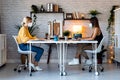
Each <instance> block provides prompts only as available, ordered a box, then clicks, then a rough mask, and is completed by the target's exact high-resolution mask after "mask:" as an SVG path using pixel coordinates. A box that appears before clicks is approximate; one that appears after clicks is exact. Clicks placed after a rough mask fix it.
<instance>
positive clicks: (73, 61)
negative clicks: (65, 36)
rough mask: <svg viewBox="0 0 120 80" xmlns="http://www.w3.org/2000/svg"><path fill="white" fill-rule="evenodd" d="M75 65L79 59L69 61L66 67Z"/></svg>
mask: <svg viewBox="0 0 120 80" xmlns="http://www.w3.org/2000/svg"><path fill="white" fill-rule="evenodd" d="M77 64H79V59H77V58H74V59H73V60H71V61H70V62H69V63H68V65H77Z"/></svg>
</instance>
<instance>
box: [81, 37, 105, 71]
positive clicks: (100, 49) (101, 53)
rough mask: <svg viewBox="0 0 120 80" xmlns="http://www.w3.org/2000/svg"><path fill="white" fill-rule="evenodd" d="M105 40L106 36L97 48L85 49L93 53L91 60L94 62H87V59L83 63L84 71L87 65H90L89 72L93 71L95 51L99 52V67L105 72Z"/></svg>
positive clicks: (88, 52)
mask: <svg viewBox="0 0 120 80" xmlns="http://www.w3.org/2000/svg"><path fill="white" fill-rule="evenodd" d="M103 41H104V37H103V39H102V40H101V42H100V44H99V45H98V47H97V49H96V50H84V52H86V53H87V54H92V56H91V57H89V58H90V60H91V61H92V64H86V61H85V63H84V65H83V68H82V70H83V71H84V70H85V67H88V68H89V72H92V68H93V66H94V54H95V52H96V53H97V63H98V65H97V66H98V69H99V70H100V71H101V72H103V71H104V68H103V66H102V58H103V53H104V52H105V51H107V50H106V49H104V46H103Z"/></svg>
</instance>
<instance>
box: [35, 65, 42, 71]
mask: <svg viewBox="0 0 120 80" xmlns="http://www.w3.org/2000/svg"><path fill="white" fill-rule="evenodd" d="M35 70H37V71H42V70H43V69H41V68H40V67H39V66H36V67H35Z"/></svg>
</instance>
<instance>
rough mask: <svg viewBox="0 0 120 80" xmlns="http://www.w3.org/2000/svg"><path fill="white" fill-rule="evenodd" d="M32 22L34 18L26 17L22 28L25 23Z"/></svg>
mask: <svg viewBox="0 0 120 80" xmlns="http://www.w3.org/2000/svg"><path fill="white" fill-rule="evenodd" d="M30 20H32V18H31V17H29V16H26V17H24V18H23V21H22V23H21V24H22V26H23V25H24V24H25V23H27V22H28V21H30Z"/></svg>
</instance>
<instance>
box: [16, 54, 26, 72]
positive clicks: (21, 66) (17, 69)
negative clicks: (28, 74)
mask: <svg viewBox="0 0 120 80" xmlns="http://www.w3.org/2000/svg"><path fill="white" fill-rule="evenodd" d="M23 55H24V59H25V62H22V61H21V62H22V63H21V64H18V65H17V66H16V67H15V68H14V71H18V72H21V70H22V69H24V70H26V69H27V68H28V55H27V54H21V56H23Z"/></svg>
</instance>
